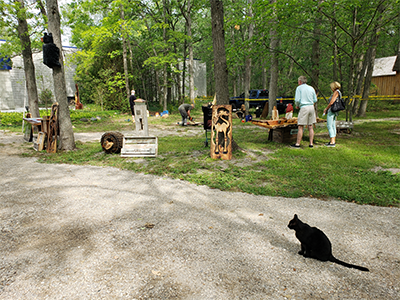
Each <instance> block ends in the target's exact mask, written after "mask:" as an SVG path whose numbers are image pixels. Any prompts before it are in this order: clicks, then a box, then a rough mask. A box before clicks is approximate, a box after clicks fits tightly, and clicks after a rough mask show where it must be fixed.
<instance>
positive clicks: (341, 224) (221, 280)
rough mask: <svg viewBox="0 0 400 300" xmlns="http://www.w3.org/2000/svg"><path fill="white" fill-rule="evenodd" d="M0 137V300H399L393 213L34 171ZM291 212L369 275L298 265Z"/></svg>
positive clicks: (138, 179)
mask: <svg viewBox="0 0 400 300" xmlns="http://www.w3.org/2000/svg"><path fill="white" fill-rule="evenodd" d="M6 138H7V137H6V136H5V135H4V134H0V173H1V179H0V217H1V219H0V237H1V243H0V256H1V260H0V279H1V281H0V299H13V300H14V299H199V300H204V299H385V300H386V299H400V283H399V278H400V249H399V248H400V209H398V208H382V207H374V206H367V205H364V206H361V205H356V204H353V203H345V202H339V201H321V200H318V199H313V198H299V199H291V198H281V197H265V196H254V195H248V194H244V193H230V192H222V191H219V190H215V189H210V188H208V187H205V186H196V185H194V184H189V183H187V182H185V181H180V180H171V179H167V178H161V177H155V176H148V175H141V174H135V173H132V172H129V171H121V170H118V169H115V168H100V167H91V166H74V165H54V164H52V165H48V164H39V163H37V162H35V159H32V158H22V157H19V156H18V155H16V154H13V152H12V151H10V149H11V148H15V149H17V148H18V145H19V144H18V142H17V143H15V144H13V145H12V146H10V145H9V144H8V142H9V141H10V137H9V136H8V139H6ZM12 139H13V140H18V141H19V140H21V139H22V138H21V136H17V137H16V136H13V137H12ZM7 141H8V142H7ZM295 213H297V214H298V215H299V217H300V219H302V220H303V221H304V222H306V223H308V224H310V225H311V226H317V227H319V228H320V229H322V230H323V231H324V232H325V233H326V234H327V235H328V237H329V238H330V240H331V242H332V244H333V253H334V255H335V256H336V257H337V258H339V259H342V260H344V261H346V262H349V263H353V264H358V265H362V266H365V267H367V268H369V269H370V272H361V271H358V270H354V269H348V268H345V267H342V266H340V265H337V264H333V263H330V262H320V261H317V260H312V259H306V258H303V257H302V256H300V255H298V254H297V252H298V251H299V249H300V245H299V242H298V241H297V240H296V238H295V236H294V232H293V231H291V230H289V228H287V224H288V222H289V220H290V219H291V218H292V217H293V215H294V214H295Z"/></svg>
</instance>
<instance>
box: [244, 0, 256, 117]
mask: <svg viewBox="0 0 400 300" xmlns="http://www.w3.org/2000/svg"><path fill="white" fill-rule="evenodd" d="M247 16H248V17H249V18H250V19H252V18H253V0H249V7H248V13H247ZM248 33H249V36H248V39H249V42H251V39H252V38H253V35H254V23H253V21H251V22H250V24H249V31H248ZM247 51H248V52H251V46H250V45H249V46H248V47H247ZM250 81H251V55H250V53H248V54H247V57H246V61H245V71H244V97H245V99H248V98H249V91H250ZM244 103H245V106H246V115H247V114H249V109H250V103H249V101H245V102H244Z"/></svg>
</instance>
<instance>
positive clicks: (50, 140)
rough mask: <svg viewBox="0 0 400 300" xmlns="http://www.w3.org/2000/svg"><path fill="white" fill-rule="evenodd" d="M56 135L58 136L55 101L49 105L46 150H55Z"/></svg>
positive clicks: (53, 151) (56, 104)
mask: <svg viewBox="0 0 400 300" xmlns="http://www.w3.org/2000/svg"><path fill="white" fill-rule="evenodd" d="M57 136H58V103H57V102H55V103H53V105H52V106H51V114H50V120H49V131H48V132H47V152H48V153H56V152H57Z"/></svg>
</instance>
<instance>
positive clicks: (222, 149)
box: [210, 105, 232, 160]
mask: <svg viewBox="0 0 400 300" xmlns="http://www.w3.org/2000/svg"><path fill="white" fill-rule="evenodd" d="M210 148H211V158H213V159H217V158H221V159H225V160H230V159H232V106H231V105H214V106H213V107H212V125H211V147H210Z"/></svg>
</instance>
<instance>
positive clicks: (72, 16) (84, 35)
mask: <svg viewBox="0 0 400 300" xmlns="http://www.w3.org/2000/svg"><path fill="white" fill-rule="evenodd" d="M7 2H10V1H7ZM36 2H39V1H36ZM222 2H223V4H224V33H225V49H226V59H227V68H228V72H229V78H228V85H229V86H228V88H229V93H230V95H231V96H233V95H238V94H240V93H242V92H244V90H245V75H246V61H250V63H251V68H250V75H249V76H250V78H249V80H250V84H249V85H250V88H251V89H259V88H269V86H270V80H271V77H272V75H271V68H272V65H271V64H274V65H273V68H272V69H273V70H275V71H274V72H275V73H274V74H275V75H276V77H273V78H274V80H277V83H276V89H277V91H276V95H277V96H293V95H294V90H295V88H296V85H297V78H298V77H299V76H300V75H305V76H307V77H308V78H309V83H310V84H311V85H313V86H314V87H315V88H316V89H317V91H318V92H319V96H323V97H328V96H329V94H330V90H329V83H330V82H332V81H339V82H340V83H341V84H342V86H343V92H344V94H345V95H348V96H350V97H351V96H353V95H355V94H360V93H361V90H360V89H361V87H362V82H363V79H364V74H365V72H366V71H367V69H368V67H369V68H371V67H372V66H373V64H372V65H371V64H370V63H368V61H371V56H370V55H368V53H369V51H372V50H373V51H375V53H376V57H384V56H392V55H396V54H397V52H398V50H399V49H398V47H399V42H400V41H399V39H400V34H399V30H400V24H399V12H400V5H399V4H400V3H399V0H371V1H361V0H340V1H333V0H296V1H294V0H274V1H272V0H233V1H222ZM6 14H7V13H6ZM3 15H4V13H3ZM62 17H63V21H64V23H65V24H66V25H68V26H69V27H70V28H71V31H72V38H71V43H72V44H74V45H75V46H77V47H78V48H79V49H80V50H81V51H79V52H77V54H76V64H77V72H76V81H77V82H78V84H79V86H80V94H81V99H82V101H84V102H87V103H89V102H98V101H100V99H101V100H102V101H104V104H105V106H106V107H107V108H126V109H127V108H128V103H127V101H126V97H127V91H126V90H127V88H131V89H132V88H133V89H135V90H136V92H137V95H138V96H139V97H141V98H144V99H146V100H148V101H158V102H159V103H160V104H165V103H177V102H181V101H182V99H183V97H182V95H184V94H189V86H188V85H187V84H186V85H185V84H183V85H182V82H183V81H182V78H183V77H185V78H187V76H188V75H187V74H188V70H189V63H188V62H189V60H188V59H189V54H190V51H189V50H190V46H192V47H193V57H194V59H200V60H202V61H203V62H205V63H206V65H207V94H208V95H214V93H215V88H216V87H215V80H214V56H213V51H212V50H213V41H212V38H213V35H212V30H211V7H210V1H207V0H158V1H157V0H130V1H127V0H73V1H71V2H70V3H69V4H68V5H66V6H64V7H63V10H62ZM188 17H190V18H188ZM189 21H190V22H189ZM2 24H3V25H2V26H4V23H2ZM189 24H190V27H189ZM271 41H272V43H271ZM249 58H250V59H251V60H249ZM271 58H273V59H271ZM164 101H166V102H164Z"/></svg>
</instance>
